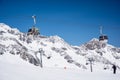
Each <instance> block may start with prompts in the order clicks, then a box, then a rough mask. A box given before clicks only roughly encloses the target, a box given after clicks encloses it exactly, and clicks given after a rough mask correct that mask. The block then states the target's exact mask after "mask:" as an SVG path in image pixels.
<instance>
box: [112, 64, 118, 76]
mask: <svg viewBox="0 0 120 80" xmlns="http://www.w3.org/2000/svg"><path fill="white" fill-rule="evenodd" d="M112 68H113V74H116V69H117V67H116V65H115V64H113V66H112Z"/></svg>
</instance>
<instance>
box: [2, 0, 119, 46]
mask: <svg viewBox="0 0 120 80" xmlns="http://www.w3.org/2000/svg"><path fill="white" fill-rule="evenodd" d="M32 15H36V16H37V20H36V21H37V24H36V26H37V27H38V28H39V29H40V33H41V35H45V36H53V35H58V36H60V37H62V38H63V39H64V40H65V41H66V42H68V43H69V44H71V45H81V44H83V43H85V42H88V41H89V40H91V39H92V38H98V37H99V35H100V33H99V27H100V26H103V33H104V34H106V35H108V37H109V42H108V43H110V44H112V45H114V46H117V47H120V0H0V23H5V24H7V25H10V26H12V27H16V28H18V29H19V30H20V31H21V32H27V31H28V29H29V28H30V27H32V25H33V19H32V18H31V16H32Z"/></svg>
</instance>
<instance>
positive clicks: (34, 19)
mask: <svg viewBox="0 0 120 80" xmlns="http://www.w3.org/2000/svg"><path fill="white" fill-rule="evenodd" d="M32 18H33V21H34V25H35V24H36V16H35V15H33V16H32Z"/></svg>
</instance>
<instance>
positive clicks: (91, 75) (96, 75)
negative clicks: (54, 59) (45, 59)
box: [0, 54, 120, 80]
mask: <svg viewBox="0 0 120 80" xmlns="http://www.w3.org/2000/svg"><path fill="white" fill-rule="evenodd" d="M119 75H120V73H117V74H113V73H112V71H99V70H98V71H93V72H90V71H86V70H80V69H72V68H70V69H69V68H66V69H64V68H52V67H44V68H40V67H36V66H33V65H31V64H29V63H26V62H25V61H23V60H22V59H19V56H14V55H11V54H9V55H3V56H0V80H119V78H120V77H119Z"/></svg>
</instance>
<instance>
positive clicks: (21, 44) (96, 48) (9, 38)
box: [0, 23, 120, 71]
mask: <svg viewBox="0 0 120 80" xmlns="http://www.w3.org/2000/svg"><path fill="white" fill-rule="evenodd" d="M11 54H12V56H15V57H17V59H16V60H15V61H17V60H19V59H20V60H23V61H19V62H20V63H21V64H22V63H23V62H24V63H29V64H33V65H35V66H38V67H39V66H41V63H40V59H41V58H40V55H41V54H42V62H43V67H50V68H67V69H79V70H82V69H83V70H86V71H87V70H90V69H89V68H90V64H89V63H90V62H89V59H92V64H93V69H94V71H95V70H104V69H106V70H108V71H110V70H111V66H112V64H116V65H117V68H118V69H120V48H116V47H114V46H112V45H110V44H104V43H101V42H100V41H99V40H98V39H96V38H93V39H92V40H91V41H89V42H87V43H85V44H83V45H81V46H72V45H70V44H68V43H67V42H65V41H64V40H63V39H62V38H60V37H59V36H49V37H46V36H41V35H38V36H32V35H30V36H27V34H26V33H22V32H20V31H19V30H17V29H15V28H11V27H9V26H8V25H6V24H4V23H0V58H2V57H3V56H5V55H11ZM11 58H12V57H11ZM11 58H9V60H11ZM2 59H3V58H2ZM2 59H0V60H2ZM5 59H7V58H5ZM9 60H8V61H9Z"/></svg>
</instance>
